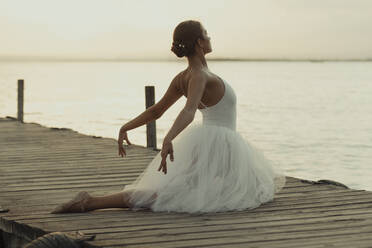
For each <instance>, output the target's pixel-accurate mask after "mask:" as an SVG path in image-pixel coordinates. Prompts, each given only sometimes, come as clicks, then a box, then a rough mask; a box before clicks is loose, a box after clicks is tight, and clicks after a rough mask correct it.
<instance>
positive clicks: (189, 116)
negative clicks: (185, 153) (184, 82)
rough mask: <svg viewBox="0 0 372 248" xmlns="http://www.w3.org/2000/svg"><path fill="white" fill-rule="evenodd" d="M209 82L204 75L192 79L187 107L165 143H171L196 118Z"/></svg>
mask: <svg viewBox="0 0 372 248" xmlns="http://www.w3.org/2000/svg"><path fill="white" fill-rule="evenodd" d="M206 83H207V81H206V78H205V77H204V75H202V74H198V75H195V76H193V77H192V78H190V81H189V86H188V90H187V91H188V96H187V101H186V104H185V107H184V108H183V109H182V110H181V112H180V113H179V114H178V116H177V118H176V120H175V121H174V123H173V125H172V127H171V129H170V130H169V132H168V134H167V135H166V136H165V138H164V141H168V142H171V141H172V140H173V139H174V138H175V137H176V136H177V135H178V134H179V133H180V132H181V131H182V130H183V129H185V128H186V127H187V126H188V125H189V124H190V123H191V122H192V121H193V120H194V117H195V112H196V110H197V109H198V106H199V103H200V100H201V98H202V96H203V93H204V89H205V85H206Z"/></svg>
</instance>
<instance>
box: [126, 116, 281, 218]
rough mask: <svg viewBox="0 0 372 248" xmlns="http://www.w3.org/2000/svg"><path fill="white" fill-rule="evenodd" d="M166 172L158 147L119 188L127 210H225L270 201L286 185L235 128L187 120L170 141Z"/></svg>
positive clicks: (189, 211) (274, 168)
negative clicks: (124, 193)
mask: <svg viewBox="0 0 372 248" xmlns="http://www.w3.org/2000/svg"><path fill="white" fill-rule="evenodd" d="M172 144H173V154H174V161H171V160H170V156H169V155H168V156H167V159H166V162H167V174H164V173H163V172H161V171H158V168H159V166H160V163H161V155H160V152H159V153H158V154H157V155H156V156H155V157H154V159H153V160H152V161H151V162H150V163H149V165H148V166H147V168H146V169H145V170H144V171H143V172H142V174H141V175H140V176H139V177H138V178H137V179H136V180H135V181H134V182H133V183H132V184H130V185H126V186H125V187H124V189H123V191H127V192H128V194H129V195H130V203H131V208H132V210H139V209H142V208H150V209H151V210H152V211H155V212H158V211H168V212H170V211H172V212H188V213H198V212H201V213H202V212H224V211H232V210H244V209H253V208H257V207H258V206H260V205H261V204H262V203H265V202H268V201H272V200H273V199H274V195H275V193H277V192H279V191H280V190H281V189H282V188H283V187H284V185H285V180H286V179H285V176H284V174H283V173H282V170H281V169H280V168H278V167H274V166H273V164H272V163H271V161H270V160H268V159H267V158H266V157H265V156H264V154H263V152H262V151H261V150H259V149H258V148H257V147H255V146H254V145H252V144H251V143H250V142H249V141H248V140H246V139H244V138H243V137H242V136H241V135H240V134H239V133H238V132H237V131H234V130H232V129H229V128H226V127H224V126H215V125H206V124H201V123H197V124H191V125H189V126H188V127H186V129H184V130H183V131H182V132H181V133H180V134H179V135H178V136H177V137H176V138H175V139H174V140H173V142H172Z"/></svg>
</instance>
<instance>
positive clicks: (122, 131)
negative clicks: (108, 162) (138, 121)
mask: <svg viewBox="0 0 372 248" xmlns="http://www.w3.org/2000/svg"><path fill="white" fill-rule="evenodd" d="M124 140H125V141H126V142H127V143H128V145H131V143H130V141H129V139H128V134H127V130H125V129H123V127H122V128H120V131H119V138H118V145H119V156H121V157H124V156H125V155H126V153H125V150H124V147H123V141H124Z"/></svg>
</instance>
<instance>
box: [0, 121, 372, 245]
mask: <svg viewBox="0 0 372 248" xmlns="http://www.w3.org/2000/svg"><path fill="white" fill-rule="evenodd" d="M126 150H127V157H126V158H121V157H119V156H118V153H117V141H116V140H114V139H109V138H100V137H94V136H87V135H83V134H80V133H77V132H75V131H73V130H70V129H58V128H47V127H43V126H41V125H39V124H35V123H22V122H18V121H15V120H11V119H4V118H0V206H1V207H0V247H22V246H23V245H25V244H27V243H28V242H30V241H32V240H34V239H36V238H37V237H41V236H43V235H45V234H47V233H51V232H57V231H59V232H67V233H74V232H76V231H80V232H82V233H84V234H85V235H88V236H89V235H95V238H94V239H93V240H90V241H85V242H84V243H83V245H84V247H141V248H146V247H152V248H153V247H157V248H160V247H172V248H175V247H233V248H234V247H256V248H260V247H264V248H272V247H286V248H287V247H296V248H297V247H307V248H310V247H311V248H317V247H348V248H350V247H372V192H370V191H365V190H355V189H348V188H345V187H343V186H342V185H334V184H328V183H321V182H313V181H307V180H301V179H299V178H293V177H287V183H286V186H285V188H284V189H283V190H282V191H281V192H280V193H279V194H278V196H277V197H276V198H275V199H274V201H272V202H269V203H266V204H263V205H261V206H260V207H258V208H256V209H254V210H246V211H240V212H226V213H214V214H213V213H210V214H200V215H191V214H180V213H165V212H164V213H153V212H151V211H148V210H143V211H130V210H128V209H120V208H111V209H104V210H95V211H91V212H87V213H71V214H58V215H56V214H50V213H49V212H50V211H51V210H52V209H54V207H55V206H57V205H58V204H60V203H62V202H65V201H67V200H70V199H71V197H72V196H74V195H75V194H76V193H77V192H79V191H81V190H86V191H88V192H90V193H92V194H93V195H103V194H107V193H113V192H117V191H120V190H122V189H123V187H124V185H125V184H129V183H131V182H133V181H134V180H135V179H136V177H137V176H138V175H139V174H140V173H141V172H142V171H143V170H144V168H145V167H146V166H147V164H148V163H149V162H150V161H151V160H152V158H153V157H154V156H155V155H156V154H157V153H158V151H157V150H153V149H150V148H146V147H142V146H137V145H131V146H127V147H126ZM1 209H3V210H4V211H1ZM6 209H9V211H8V212H6V211H5V210H6Z"/></svg>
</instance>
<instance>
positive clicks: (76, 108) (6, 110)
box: [0, 62, 372, 190]
mask: <svg viewBox="0 0 372 248" xmlns="http://www.w3.org/2000/svg"><path fill="white" fill-rule="evenodd" d="M208 65H209V68H210V70H211V71H213V72H214V73H216V74H218V75H219V76H221V77H222V78H224V79H225V80H226V81H227V82H228V83H229V84H230V85H231V86H232V87H233V89H234V90H235V93H236V95H237V104H238V105H237V113H238V119H237V131H238V132H240V133H241V134H242V135H243V137H244V138H246V139H247V140H249V141H250V142H251V143H253V144H255V145H256V146H257V147H258V148H260V149H261V150H263V151H264V153H265V155H266V156H267V157H268V158H269V159H270V160H272V161H273V162H274V163H275V165H276V166H279V167H281V168H282V169H283V170H284V171H285V173H286V175H288V176H294V177H300V178H305V179H310V180H319V179H331V180H335V181H338V182H341V183H344V184H346V185H347V186H349V187H350V188H354V189H367V190H372V169H371V168H372V62H320V63H319V62H318V63H312V62H209V63H208ZM185 67H186V63H185V62H1V63H0V116H1V117H5V116H7V115H10V116H16V108H17V104H16V103H17V102H16V91H17V80H18V79H24V80H25V110H24V111H25V116H24V120H25V122H37V123H40V124H42V125H45V126H50V127H52V126H53V127H68V128H72V129H74V130H76V131H78V132H80V133H83V134H88V135H97V136H103V137H111V138H117V135H118V131H119V128H120V127H121V125H122V124H124V123H125V122H127V121H129V120H131V119H132V118H134V117H136V116H137V115H139V114H140V113H142V111H144V110H145V98H144V96H145V86H146V85H153V86H155V95H156V97H155V101H158V100H159V99H160V98H161V97H162V95H163V94H164V93H165V91H166V89H167V88H168V86H169V83H170V81H171V80H172V78H173V77H174V76H175V75H176V74H177V73H178V72H179V71H180V70H183V69H184V68H185ZM185 102H186V98H181V99H180V100H179V101H178V102H177V103H175V104H174V105H173V106H172V107H171V108H170V109H169V110H168V111H167V112H166V113H165V114H164V115H163V116H162V118H161V119H158V120H157V122H156V125H157V142H158V148H161V144H162V139H163V137H164V136H165V135H166V133H167V132H168V130H169V128H170V127H171V126H172V124H173V121H174V120H175V118H176V117H177V115H178V112H179V111H180V110H181V109H182V107H183V106H184V104H185ZM201 120H202V116H201V113H200V112H199V111H198V112H197V114H196V120H195V121H201ZM128 135H129V139H130V140H131V142H132V143H135V144H139V145H146V128H145V126H142V127H139V128H137V129H134V130H130V131H129V132H128ZM113 155H116V150H115V151H113Z"/></svg>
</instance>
